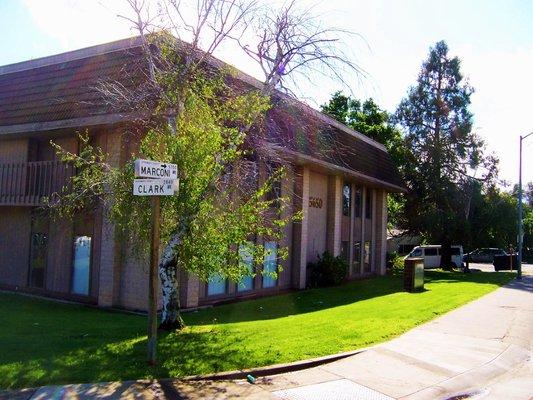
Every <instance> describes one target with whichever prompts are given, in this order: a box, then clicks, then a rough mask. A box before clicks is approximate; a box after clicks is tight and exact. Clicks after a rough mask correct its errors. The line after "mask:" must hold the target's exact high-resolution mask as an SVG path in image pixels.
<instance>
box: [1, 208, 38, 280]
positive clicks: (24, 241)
mask: <svg viewBox="0 0 533 400" xmlns="http://www.w3.org/2000/svg"><path fill="white" fill-rule="evenodd" d="M0 221H2V223H1V224H0V284H5V285H16V286H26V284H27V282H28V266H29V263H28V261H29V251H30V250H29V247H30V229H31V216H30V210H29V208H25V207H0Z"/></svg>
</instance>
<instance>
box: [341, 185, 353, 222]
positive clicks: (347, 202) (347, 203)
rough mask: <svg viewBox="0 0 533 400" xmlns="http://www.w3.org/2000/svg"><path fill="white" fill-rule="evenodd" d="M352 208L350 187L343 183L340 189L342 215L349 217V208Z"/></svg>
mask: <svg viewBox="0 0 533 400" xmlns="http://www.w3.org/2000/svg"><path fill="white" fill-rule="evenodd" d="M351 206H352V187H351V185H350V184H349V183H345V184H344V186H343V187H342V215H346V216H347V217H349V216H350V208H351Z"/></svg>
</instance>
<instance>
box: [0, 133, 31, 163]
mask: <svg viewBox="0 0 533 400" xmlns="http://www.w3.org/2000/svg"><path fill="white" fill-rule="evenodd" d="M27 159H28V139H10V140H2V141H1V142H0V163H7V162H25V161H27Z"/></svg>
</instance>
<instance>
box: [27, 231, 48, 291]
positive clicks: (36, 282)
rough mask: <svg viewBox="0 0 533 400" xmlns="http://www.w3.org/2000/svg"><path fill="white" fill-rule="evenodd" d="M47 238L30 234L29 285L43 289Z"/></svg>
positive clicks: (42, 234) (38, 234)
mask: <svg viewBox="0 0 533 400" xmlns="http://www.w3.org/2000/svg"><path fill="white" fill-rule="evenodd" d="M47 250H48V237H47V236H46V234H44V233H32V235H31V243H30V279H29V285H30V286H31V287H36V288H44V274H45V270H46V257H47V253H48V251H47Z"/></svg>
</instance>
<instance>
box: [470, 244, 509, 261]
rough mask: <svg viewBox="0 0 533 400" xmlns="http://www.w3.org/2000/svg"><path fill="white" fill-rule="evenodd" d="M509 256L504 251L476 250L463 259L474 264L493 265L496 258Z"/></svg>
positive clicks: (494, 249) (493, 249) (491, 249)
mask: <svg viewBox="0 0 533 400" xmlns="http://www.w3.org/2000/svg"><path fill="white" fill-rule="evenodd" d="M505 254H507V253H506V252H505V251H504V250H502V249H497V248H483V249H476V250H474V251H471V252H470V253H467V254H465V255H464V257H463V261H464V262H467V261H468V262H474V263H492V262H494V257H495V256H504V255H505Z"/></svg>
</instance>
